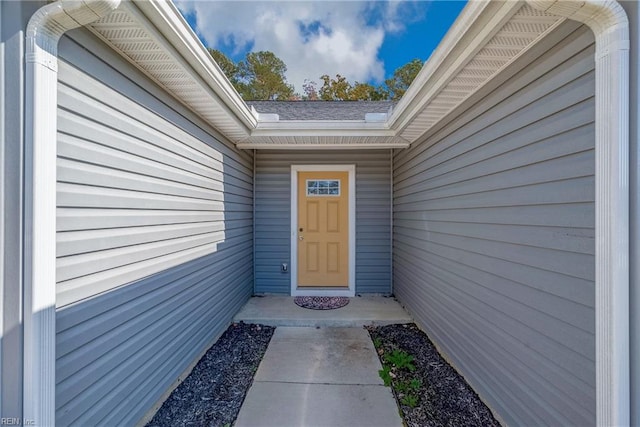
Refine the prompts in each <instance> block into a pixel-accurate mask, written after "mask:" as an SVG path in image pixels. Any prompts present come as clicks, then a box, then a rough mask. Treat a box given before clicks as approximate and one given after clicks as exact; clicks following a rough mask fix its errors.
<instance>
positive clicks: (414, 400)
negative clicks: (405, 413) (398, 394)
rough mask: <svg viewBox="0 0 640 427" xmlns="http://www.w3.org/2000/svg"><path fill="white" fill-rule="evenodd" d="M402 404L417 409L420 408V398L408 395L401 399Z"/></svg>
mask: <svg viewBox="0 0 640 427" xmlns="http://www.w3.org/2000/svg"><path fill="white" fill-rule="evenodd" d="M400 403H402V404H403V405H407V406H408V407H410V408H415V407H416V406H418V396H416V395H415V394H407V395H405V396H403V397H402V399H400Z"/></svg>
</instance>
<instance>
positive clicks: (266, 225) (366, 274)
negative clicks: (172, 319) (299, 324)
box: [255, 150, 391, 295]
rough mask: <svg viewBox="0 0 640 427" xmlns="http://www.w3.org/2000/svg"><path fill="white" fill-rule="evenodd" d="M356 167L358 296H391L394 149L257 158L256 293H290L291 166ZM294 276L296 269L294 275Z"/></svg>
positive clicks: (290, 153) (260, 153) (272, 153)
mask: <svg viewBox="0 0 640 427" xmlns="http://www.w3.org/2000/svg"><path fill="white" fill-rule="evenodd" d="M294 164H295V165H299V164H355V165H356V294H362V293H374V294H390V293H391V156H390V152H389V150H371V151H348V150H339V151H280V150H278V151H275V150H271V151H269V150H258V151H257V153H256V175H255V181H256V187H255V194H256V201H255V227H256V236H255V262H256V264H255V292H256V293H258V294H262V293H265V294H287V295H288V294H290V293H291V277H290V274H289V272H287V273H283V272H281V270H280V266H281V264H282V263H283V262H286V263H288V264H291V233H290V230H291V165H294ZM289 271H290V270H289Z"/></svg>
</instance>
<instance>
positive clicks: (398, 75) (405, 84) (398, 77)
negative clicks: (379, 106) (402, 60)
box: [385, 59, 423, 101]
mask: <svg viewBox="0 0 640 427" xmlns="http://www.w3.org/2000/svg"><path fill="white" fill-rule="evenodd" d="M422 64H423V63H422V60H420V59H414V60H413V61H410V62H408V63H406V64H405V65H403V66H402V67H400V68H398V69H396V70H395V71H394V72H393V76H392V77H391V78H389V79H387V80H385V84H386V85H387V90H388V96H389V98H390V99H392V100H393V101H398V100H400V98H402V95H404V93H405V92H406V91H407V89H408V88H409V85H410V84H411V82H413V79H415V78H416V76H417V75H418V73H419V72H420V70H421V69H422Z"/></svg>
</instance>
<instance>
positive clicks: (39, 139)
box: [23, 0, 120, 426]
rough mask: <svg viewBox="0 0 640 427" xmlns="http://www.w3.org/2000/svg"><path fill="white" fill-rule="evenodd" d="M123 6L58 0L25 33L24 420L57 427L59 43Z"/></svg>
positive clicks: (103, 0) (112, 1) (115, 0)
mask: <svg viewBox="0 0 640 427" xmlns="http://www.w3.org/2000/svg"><path fill="white" fill-rule="evenodd" d="M119 3H120V0H59V1H56V2H55V3H51V4H48V5H46V6H43V7H42V8H40V9H38V10H37V11H36V13H35V14H34V15H33V16H32V17H31V19H30V21H29V24H28V26H27V33H26V53H25V61H26V64H25V65H26V82H25V188H24V197H25V235H24V248H25V249H24V250H25V256H24V266H23V268H24V269H23V274H24V374H23V376H24V378H23V380H24V394H23V418H24V421H25V422H29V423H32V424H33V425H37V426H53V425H55V337H56V335H55V334H56V331H55V319H56V318H55V305H56V281H55V277H56V132H57V121H56V116H57V90H58V63H57V61H58V58H57V54H58V52H57V50H58V41H59V40H60V37H61V36H62V35H63V34H64V33H65V32H66V31H68V30H71V29H73V28H78V27H81V26H83V25H87V24H89V23H90V22H93V21H96V20H98V19H100V18H101V17H102V16H104V15H106V14H107V13H109V12H110V11H112V10H113V9H115V8H116V7H118V5H119Z"/></svg>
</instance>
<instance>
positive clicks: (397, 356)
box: [384, 350, 416, 372]
mask: <svg viewBox="0 0 640 427" xmlns="http://www.w3.org/2000/svg"><path fill="white" fill-rule="evenodd" d="M384 358H385V361H386V362H387V363H390V364H391V365H393V366H395V367H396V368H398V369H403V368H406V369H407V370H409V371H410V372H413V371H415V370H416V367H415V366H414V364H413V363H412V362H413V356H412V355H410V354H409V353H407V352H406V351H402V350H393V352H391V354H389V353H387V354H385V356H384Z"/></svg>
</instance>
